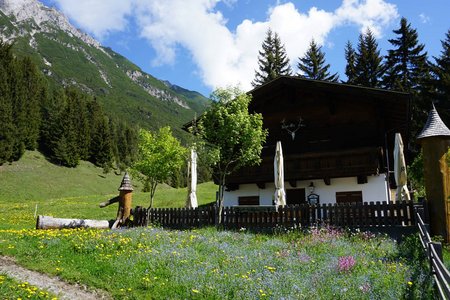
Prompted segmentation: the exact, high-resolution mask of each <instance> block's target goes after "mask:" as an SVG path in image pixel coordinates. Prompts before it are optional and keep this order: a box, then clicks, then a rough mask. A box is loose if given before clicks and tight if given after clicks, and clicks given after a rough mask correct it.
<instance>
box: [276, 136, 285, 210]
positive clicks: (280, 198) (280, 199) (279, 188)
mask: <svg viewBox="0 0 450 300" xmlns="http://www.w3.org/2000/svg"><path fill="white" fill-rule="evenodd" d="M273 166H274V177H275V178H274V180H275V197H274V200H275V201H274V202H275V206H277V207H278V206H281V207H283V206H285V205H286V192H285V191H284V163H283V150H282V149H281V142H280V141H278V142H277V147H276V150H275V159H274V162H273Z"/></svg>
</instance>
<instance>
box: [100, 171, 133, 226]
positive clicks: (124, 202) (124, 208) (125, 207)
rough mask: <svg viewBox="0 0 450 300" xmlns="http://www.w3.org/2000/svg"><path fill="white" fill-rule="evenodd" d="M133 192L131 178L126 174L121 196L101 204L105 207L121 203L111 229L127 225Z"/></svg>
mask: <svg viewBox="0 0 450 300" xmlns="http://www.w3.org/2000/svg"><path fill="white" fill-rule="evenodd" d="M132 192H133V186H132V185H131V180H130V176H129V175H128V173H125V175H124V176H123V179H122V183H121V184H120V187H119V196H117V197H114V198H112V199H109V200H108V201H106V202H103V203H100V207H105V206H108V205H110V204H113V203H116V202H119V208H118V209H117V217H116V221H115V222H114V224H113V226H112V227H111V229H115V228H117V226H118V225H119V224H121V225H125V224H126V223H127V222H128V221H129V219H130V214H131V200H132V198H131V194H132Z"/></svg>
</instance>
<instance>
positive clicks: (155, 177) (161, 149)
mask: <svg viewBox="0 0 450 300" xmlns="http://www.w3.org/2000/svg"><path fill="white" fill-rule="evenodd" d="M138 149H139V151H138V158H137V161H136V162H135V163H134V164H133V169H134V171H135V172H134V173H135V175H136V176H137V177H138V179H139V180H140V181H142V182H143V183H144V184H148V186H149V189H150V206H149V208H151V207H152V206H153V198H154V196H155V192H156V187H157V185H158V184H159V183H162V182H165V181H166V180H168V179H169V178H170V176H172V174H174V173H175V172H177V171H178V170H179V169H180V168H181V167H182V165H183V164H184V163H185V161H186V153H187V151H186V149H185V148H184V147H183V146H181V144H180V142H179V141H178V140H177V139H176V138H174V137H173V136H172V131H171V129H170V127H168V126H167V127H162V128H160V130H159V131H158V132H156V133H151V132H150V131H147V130H144V129H141V130H140V131H139V146H138Z"/></svg>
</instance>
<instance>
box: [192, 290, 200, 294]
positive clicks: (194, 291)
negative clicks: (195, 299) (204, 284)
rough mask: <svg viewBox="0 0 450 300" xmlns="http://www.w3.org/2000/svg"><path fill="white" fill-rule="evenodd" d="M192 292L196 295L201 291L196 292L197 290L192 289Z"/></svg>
mask: <svg viewBox="0 0 450 300" xmlns="http://www.w3.org/2000/svg"><path fill="white" fill-rule="evenodd" d="M192 292H193V293H195V294H198V293H200V291H199V290H196V289H192Z"/></svg>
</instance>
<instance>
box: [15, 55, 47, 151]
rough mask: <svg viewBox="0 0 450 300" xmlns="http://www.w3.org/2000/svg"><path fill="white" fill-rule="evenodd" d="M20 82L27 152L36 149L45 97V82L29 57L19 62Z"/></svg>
mask: <svg viewBox="0 0 450 300" xmlns="http://www.w3.org/2000/svg"><path fill="white" fill-rule="evenodd" d="M21 68H22V72H21V75H22V77H21V82H20V85H21V86H22V87H24V89H23V94H22V97H24V102H25V106H26V107H25V115H26V123H25V125H24V128H23V130H24V133H23V134H24V136H23V139H24V144H25V148H26V149H28V150H34V149H35V148H36V147H37V140H38V138H39V127H40V123H41V112H40V105H41V102H42V101H43V99H42V98H43V97H47V91H46V88H47V87H46V85H45V83H46V82H45V80H44V78H43V77H42V75H41V74H39V71H38V69H37V67H36V65H35V64H34V63H33V62H32V61H31V59H30V58H29V57H26V58H24V59H23V60H22V61H21Z"/></svg>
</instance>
